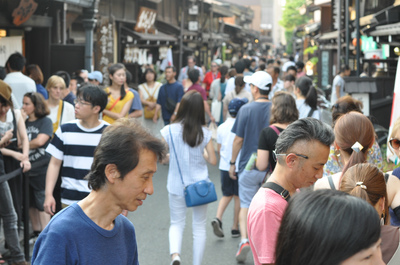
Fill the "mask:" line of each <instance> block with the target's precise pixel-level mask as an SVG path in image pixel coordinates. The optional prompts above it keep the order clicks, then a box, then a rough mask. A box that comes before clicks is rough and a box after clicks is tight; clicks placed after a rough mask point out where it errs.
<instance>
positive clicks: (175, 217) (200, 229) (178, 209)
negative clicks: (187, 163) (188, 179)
mask: <svg viewBox="0 0 400 265" xmlns="http://www.w3.org/2000/svg"><path fill="white" fill-rule="evenodd" d="M191 208H192V210H193V214H192V220H193V222H192V230H193V265H200V264H201V261H202V259H203V254H204V248H205V245H206V221H207V204H205V205H201V206H196V207H191ZM186 210H187V207H186V203H185V198H184V197H181V196H177V195H174V194H171V193H169V211H170V221H171V225H170V227H169V252H170V254H171V255H172V254H174V253H179V254H180V253H181V247H182V236H183V230H184V229H185V221H186Z"/></svg>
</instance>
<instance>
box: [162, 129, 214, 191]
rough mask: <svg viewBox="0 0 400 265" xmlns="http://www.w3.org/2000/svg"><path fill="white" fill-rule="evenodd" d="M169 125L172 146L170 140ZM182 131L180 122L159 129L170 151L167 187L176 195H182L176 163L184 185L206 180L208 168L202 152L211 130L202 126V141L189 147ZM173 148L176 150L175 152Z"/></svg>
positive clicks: (181, 185)
mask: <svg viewBox="0 0 400 265" xmlns="http://www.w3.org/2000/svg"><path fill="white" fill-rule="evenodd" d="M170 127H171V134H172V139H173V143H174V147H173V146H172V142H171V136H170V131H169V128H170ZM182 132H183V126H182V124H181V123H172V124H170V125H167V126H165V127H164V128H163V129H161V135H162V137H163V138H164V140H165V141H166V142H167V143H168V146H169V152H170V155H169V170H168V180H167V189H168V192H169V193H171V194H174V195H178V196H184V193H183V188H184V186H183V184H182V180H181V177H180V173H179V169H178V163H179V168H180V171H181V172H182V178H183V181H184V184H185V186H187V185H190V184H193V183H195V182H197V181H200V180H207V179H208V168H207V162H206V160H205V159H204V157H203V152H204V148H205V147H206V146H207V144H208V142H210V141H211V131H210V130H208V129H207V128H205V127H203V135H204V138H203V142H202V143H200V144H199V145H198V146H195V147H190V146H189V145H188V144H187V143H185V142H184V141H183V137H182ZM174 150H176V153H175V152H174ZM175 154H176V157H175ZM177 159H178V162H177Z"/></svg>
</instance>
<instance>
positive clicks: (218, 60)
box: [213, 59, 222, 65]
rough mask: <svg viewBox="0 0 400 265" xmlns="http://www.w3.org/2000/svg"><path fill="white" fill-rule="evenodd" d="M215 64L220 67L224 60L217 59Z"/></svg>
mask: <svg viewBox="0 0 400 265" xmlns="http://www.w3.org/2000/svg"><path fill="white" fill-rule="evenodd" d="M213 62H214V63H216V64H218V65H221V64H222V60H221V59H215V60H214V61H213Z"/></svg>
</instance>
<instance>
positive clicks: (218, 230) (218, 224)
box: [211, 217, 224, 237]
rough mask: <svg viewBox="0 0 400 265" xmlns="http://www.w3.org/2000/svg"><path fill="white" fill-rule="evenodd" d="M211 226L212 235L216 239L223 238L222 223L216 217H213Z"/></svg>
mask: <svg viewBox="0 0 400 265" xmlns="http://www.w3.org/2000/svg"><path fill="white" fill-rule="evenodd" d="M211 225H212V227H213V229H214V234H215V235H216V236H217V237H224V231H223V230H222V222H221V220H219V219H218V218H217V217H215V218H214V219H213V220H212V221H211Z"/></svg>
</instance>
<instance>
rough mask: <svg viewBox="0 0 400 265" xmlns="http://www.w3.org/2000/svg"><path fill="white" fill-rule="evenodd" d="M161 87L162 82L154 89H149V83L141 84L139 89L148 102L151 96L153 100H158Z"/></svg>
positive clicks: (156, 84)
mask: <svg viewBox="0 0 400 265" xmlns="http://www.w3.org/2000/svg"><path fill="white" fill-rule="evenodd" d="M161 86H162V84H161V83H160V82H155V83H154V86H153V87H152V88H150V87H148V86H147V83H143V84H140V85H139V87H138V88H139V91H140V93H141V94H142V97H143V99H144V100H146V99H148V98H149V96H153V98H155V99H157V98H158V93H159V92H160V87H161ZM149 94H150V95H149Z"/></svg>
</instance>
